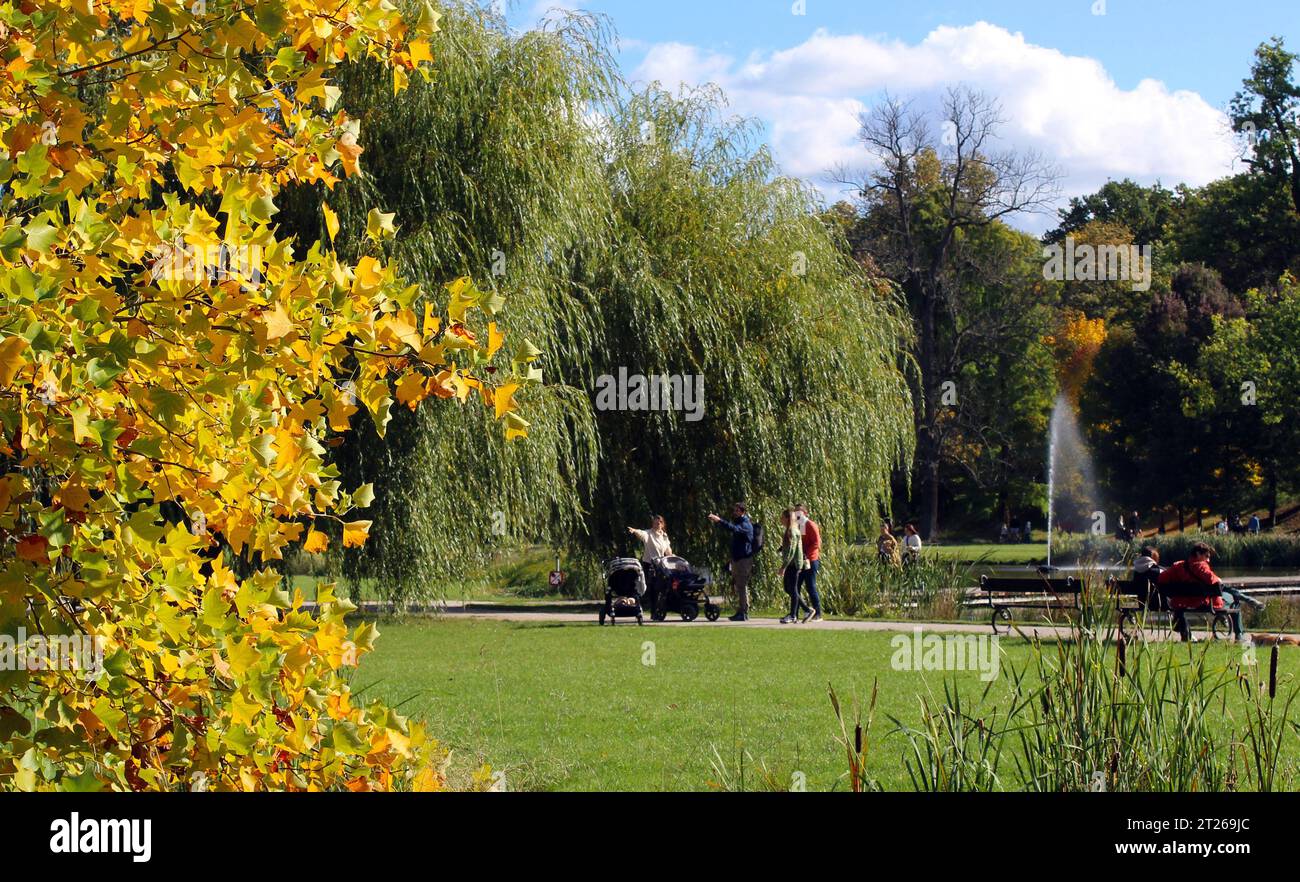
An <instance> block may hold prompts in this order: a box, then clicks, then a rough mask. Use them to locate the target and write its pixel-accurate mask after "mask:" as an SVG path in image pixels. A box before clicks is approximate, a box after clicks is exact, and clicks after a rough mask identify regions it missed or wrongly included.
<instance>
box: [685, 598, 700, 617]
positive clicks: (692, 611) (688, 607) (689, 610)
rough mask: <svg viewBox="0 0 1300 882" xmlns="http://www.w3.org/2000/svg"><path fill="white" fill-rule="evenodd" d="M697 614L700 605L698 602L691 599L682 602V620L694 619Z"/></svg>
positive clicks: (698, 613)
mask: <svg viewBox="0 0 1300 882" xmlns="http://www.w3.org/2000/svg"><path fill="white" fill-rule="evenodd" d="M699 615H700V607H699V605H698V604H696V603H694V602H693V601H692V602H688V603H683V604H682V621H683V622H693V621H695V620H696V618H698V617H699Z"/></svg>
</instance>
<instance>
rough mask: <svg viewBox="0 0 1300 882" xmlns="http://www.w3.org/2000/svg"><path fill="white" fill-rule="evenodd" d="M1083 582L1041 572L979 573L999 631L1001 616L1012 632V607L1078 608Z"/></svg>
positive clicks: (995, 627)
mask: <svg viewBox="0 0 1300 882" xmlns="http://www.w3.org/2000/svg"><path fill="white" fill-rule="evenodd" d="M1082 588H1083V583H1082V582H1080V581H1079V580H1077V579H1075V578H1073V577H1071V576H1066V577H1064V578H1050V577H1048V576H1044V575H1039V576H1037V577H1035V578H1029V579H1025V578H1016V579H1008V578H998V577H995V576H980V590H981V591H982V592H984V595H985V597H986V598H987V599H988V604H989V606H990V607H991V608H992V610H993V617H992V620H991V621H990V624H991V625H992V626H993V633H994V634H997V633H998V620H999V619H1001V620H1002V621H1003V622H1004V623H1005V624H1006V626H1007V632H1008V633H1010V630H1011V622H1012V615H1011V611H1012V610H1013V609H1075V610H1077V609H1078V608H1079V592H1080V591H1081V590H1082Z"/></svg>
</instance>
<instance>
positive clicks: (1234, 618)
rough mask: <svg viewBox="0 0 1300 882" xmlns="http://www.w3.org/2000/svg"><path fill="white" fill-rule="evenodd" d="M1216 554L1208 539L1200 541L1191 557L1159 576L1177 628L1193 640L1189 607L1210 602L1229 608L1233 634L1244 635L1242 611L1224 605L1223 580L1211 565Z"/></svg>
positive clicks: (1175, 628) (1193, 548) (1212, 606)
mask: <svg viewBox="0 0 1300 882" xmlns="http://www.w3.org/2000/svg"><path fill="white" fill-rule="evenodd" d="M1213 554H1214V549H1213V548H1211V547H1210V546H1208V545H1206V544H1205V543H1204V542H1198V543H1196V544H1195V545H1193V546H1192V555H1191V557H1189V558H1188V559H1187V560H1180V561H1179V562H1178V563H1176V564H1174V565H1173V566H1172V567H1170V568H1169V569H1167V570H1165V571H1164V572H1163V573H1161V574H1160V577H1159V578H1158V579H1157V584H1159V585H1160V587H1161V588H1162V589H1166V590H1165V594H1166V595H1167V596H1168V598H1169V609H1170V610H1172V611H1173V614H1174V630H1175V631H1177V632H1178V636H1180V637H1182V638H1183V640H1184V641H1187V640H1191V639H1192V632H1191V628H1190V627H1189V626H1188V624H1187V615H1186V612H1187V610H1192V609H1201V608H1202V607H1204V606H1205V605H1207V604H1208V605H1209V606H1210V608H1211V609H1214V610H1223V609H1227V611H1228V620H1229V621H1230V622H1231V624H1232V636H1233V638H1234V639H1238V638H1240V637H1241V610H1240V609H1237V608H1235V607H1233V608H1227V607H1225V606H1224V603H1223V595H1224V588H1223V580H1222V579H1220V578H1219V577H1218V576H1217V575H1215V573H1214V570H1213V569H1212V568H1211V567H1210V557H1211V556H1212V555H1213Z"/></svg>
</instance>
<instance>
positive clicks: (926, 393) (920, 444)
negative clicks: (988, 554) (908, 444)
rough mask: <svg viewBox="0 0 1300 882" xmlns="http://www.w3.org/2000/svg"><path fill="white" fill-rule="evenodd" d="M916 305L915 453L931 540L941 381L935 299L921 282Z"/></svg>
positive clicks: (935, 523) (935, 526) (935, 502)
mask: <svg viewBox="0 0 1300 882" xmlns="http://www.w3.org/2000/svg"><path fill="white" fill-rule="evenodd" d="M914 287H915V289H916V291H917V294H918V301H919V303H918V306H919V310H918V311H919V312H920V318H921V328H920V335H919V338H920V339H919V340H918V341H917V342H918V344H919V350H920V351H919V352H918V353H917V355H918V358H917V361H918V362H919V367H920V369H921V394H922V397H923V398H924V400H923V401H922V403H921V414H922V416H921V426H920V427H919V428H920V431H919V432H918V433H917V453H918V459H919V461H920V462H919V465H920V467H921V468H920V471H921V478H922V486H921V492H922V499H923V504H924V512H925V529H926V533H927V535H926V537H925V538H926V540H927V541H933V540H934V539H935V538H936V537H937V536H938V535H939V457H940V453H941V451H940V449H939V437H938V434H937V433H936V432H935V429H936V427H937V425H938V420H937V417H936V414H937V412H938V407H937V406H936V401H935V399H936V397H937V395H938V391H939V386H940V384H941V382H942V381H941V380H940V378H939V377H936V376H935V308H936V305H937V302H938V298H937V296H936V295H935V293H934V292H933V291H932V290H929V287H928V286H927V285H925V284H916V285H915V286H914Z"/></svg>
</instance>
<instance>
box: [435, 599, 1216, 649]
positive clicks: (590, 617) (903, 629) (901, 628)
mask: <svg viewBox="0 0 1300 882" xmlns="http://www.w3.org/2000/svg"><path fill="white" fill-rule="evenodd" d="M439 614H440V615H442V616H443V617H444V618H448V619H458V618H469V619H489V620H493V621H500V622H518V623H532V624H586V625H590V624H594V623H595V622H596V621H597V617H596V615H595V614H593V613H589V612H581V613H580V612H530V611H527V610H505V609H501V608H493V609H476V608H474V607H473V606H472V605H470V606H469V608H466V606H465V605H463V604H455V603H450V604H447V606H446V607H445V608H443V609H442V610H441V611H440V613H439ZM636 626H637V625H636V621H635V620H634V619H620V625H619V626H618V627H625V628H626V627H633V628H635V627H636ZM645 627H646V628H664V627H668V628H741V629H748V628H764V629H771V628H779V629H786V630H792V631H800V630H812V631H873V632H892V633H910V632H911V631H914V630H916V629H918V628H919V629H923V630H924V631H926V632H927V633H930V634H992V629H991V628H990V627H989V625H988V623H987V622H887V621H876V620H863V619H825V620H823V621H820V622H808V623H807V624H804V625H783V624H781V621H780V619H776V618H760V617H754V618H751V619H750V620H749V621H748V622H729V621H727V620H726V618H723V619H720V620H718V621H716V622H709V621H706V620H704V619H703V618H700V619H696V620H695V621H693V622H683V621H681V620H680V619H678V618H677V617H676V616H670V617H669V618H668V620H666V621H663V622H652V621H650V620H649V619H648V618H647V619H646V624H645ZM1070 633H1071V632H1070V628H1069V627H1065V626H1062V627H1057V626H1053V625H1043V624H1035V623H1032V622H1023V623H1022V622H1017V623H1015V631H1014V632H1013V635H1007V634H1005V633H1003V635H1002V636H1007V637H1009V636H1016V637H1023V638H1026V639H1034V638H1036V639H1040V640H1059V639H1061V638H1063V637H1069V636H1070ZM1171 636H1173V635H1171V634H1165V633H1160V632H1156V631H1154V630H1153V631H1149V632H1148V633H1147V639H1148V640H1165V639H1169V638H1170V637H1171ZM1199 636H1200V637H1202V638H1208V636H1209V632H1208V631H1207V632H1204V633H1202V634H1200V635H1199Z"/></svg>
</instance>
